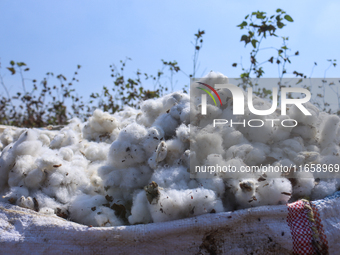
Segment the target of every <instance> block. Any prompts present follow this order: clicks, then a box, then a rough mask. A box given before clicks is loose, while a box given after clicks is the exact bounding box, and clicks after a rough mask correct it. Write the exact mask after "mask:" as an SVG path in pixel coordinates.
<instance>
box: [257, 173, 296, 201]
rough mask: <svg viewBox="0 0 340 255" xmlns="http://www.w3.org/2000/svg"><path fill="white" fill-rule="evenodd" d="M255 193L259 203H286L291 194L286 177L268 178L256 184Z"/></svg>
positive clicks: (290, 186)
mask: <svg viewBox="0 0 340 255" xmlns="http://www.w3.org/2000/svg"><path fill="white" fill-rule="evenodd" d="M266 184H268V185H266ZM257 194H258V196H256V197H257V199H258V200H259V204H260V205H277V204H286V203H288V200H289V199H290V197H291V196H292V185H291V183H290V181H289V180H288V179H286V178H268V179H267V180H266V181H264V182H262V183H261V185H259V186H258V188H257Z"/></svg>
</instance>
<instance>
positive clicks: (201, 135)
mask: <svg viewBox="0 0 340 255" xmlns="http://www.w3.org/2000/svg"><path fill="white" fill-rule="evenodd" d="M191 132H195V136H194V137H193V138H192V141H191V144H190V146H191V147H190V150H192V151H194V152H195V153H196V159H197V160H198V162H197V165H203V163H204V160H205V159H206V158H207V156H208V155H210V154H220V155H222V154H223V153H224V148H223V146H222V142H223V141H222V138H221V136H220V134H219V133H210V132H207V131H206V130H204V129H202V130H195V129H193V130H191Z"/></svg>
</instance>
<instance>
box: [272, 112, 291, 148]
mask: <svg viewBox="0 0 340 255" xmlns="http://www.w3.org/2000/svg"><path fill="white" fill-rule="evenodd" d="M275 119H278V121H273V122H274V127H273V134H272V139H271V140H272V141H273V142H280V141H284V140H286V139H288V138H289V137H290V134H291V131H292V130H293V127H285V126H283V125H279V124H278V123H282V121H284V120H287V119H289V117H288V116H286V115H281V116H278V117H277V118H275ZM286 125H287V124H286Z"/></svg>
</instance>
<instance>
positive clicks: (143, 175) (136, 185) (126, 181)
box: [110, 165, 152, 190]
mask: <svg viewBox="0 0 340 255" xmlns="http://www.w3.org/2000/svg"><path fill="white" fill-rule="evenodd" d="M119 171H120V174H121V176H122V179H121V182H120V183H119V185H110V186H117V187H120V188H122V189H130V190H135V189H140V188H143V187H144V186H145V185H147V184H148V180H150V177H151V175H152V171H151V169H150V168H149V167H148V166H145V165H141V166H139V167H129V168H127V169H121V170H119Z"/></svg>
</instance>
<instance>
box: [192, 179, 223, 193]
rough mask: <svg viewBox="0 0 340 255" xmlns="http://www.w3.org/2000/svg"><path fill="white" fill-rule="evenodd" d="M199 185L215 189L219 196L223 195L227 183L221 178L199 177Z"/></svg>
mask: <svg viewBox="0 0 340 255" xmlns="http://www.w3.org/2000/svg"><path fill="white" fill-rule="evenodd" d="M197 182H198V187H203V188H205V189H209V190H213V191H215V193H216V194H217V196H218V197H223V195H224V192H225V185H224V182H223V180H222V179H221V178H209V179H197Z"/></svg>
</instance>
